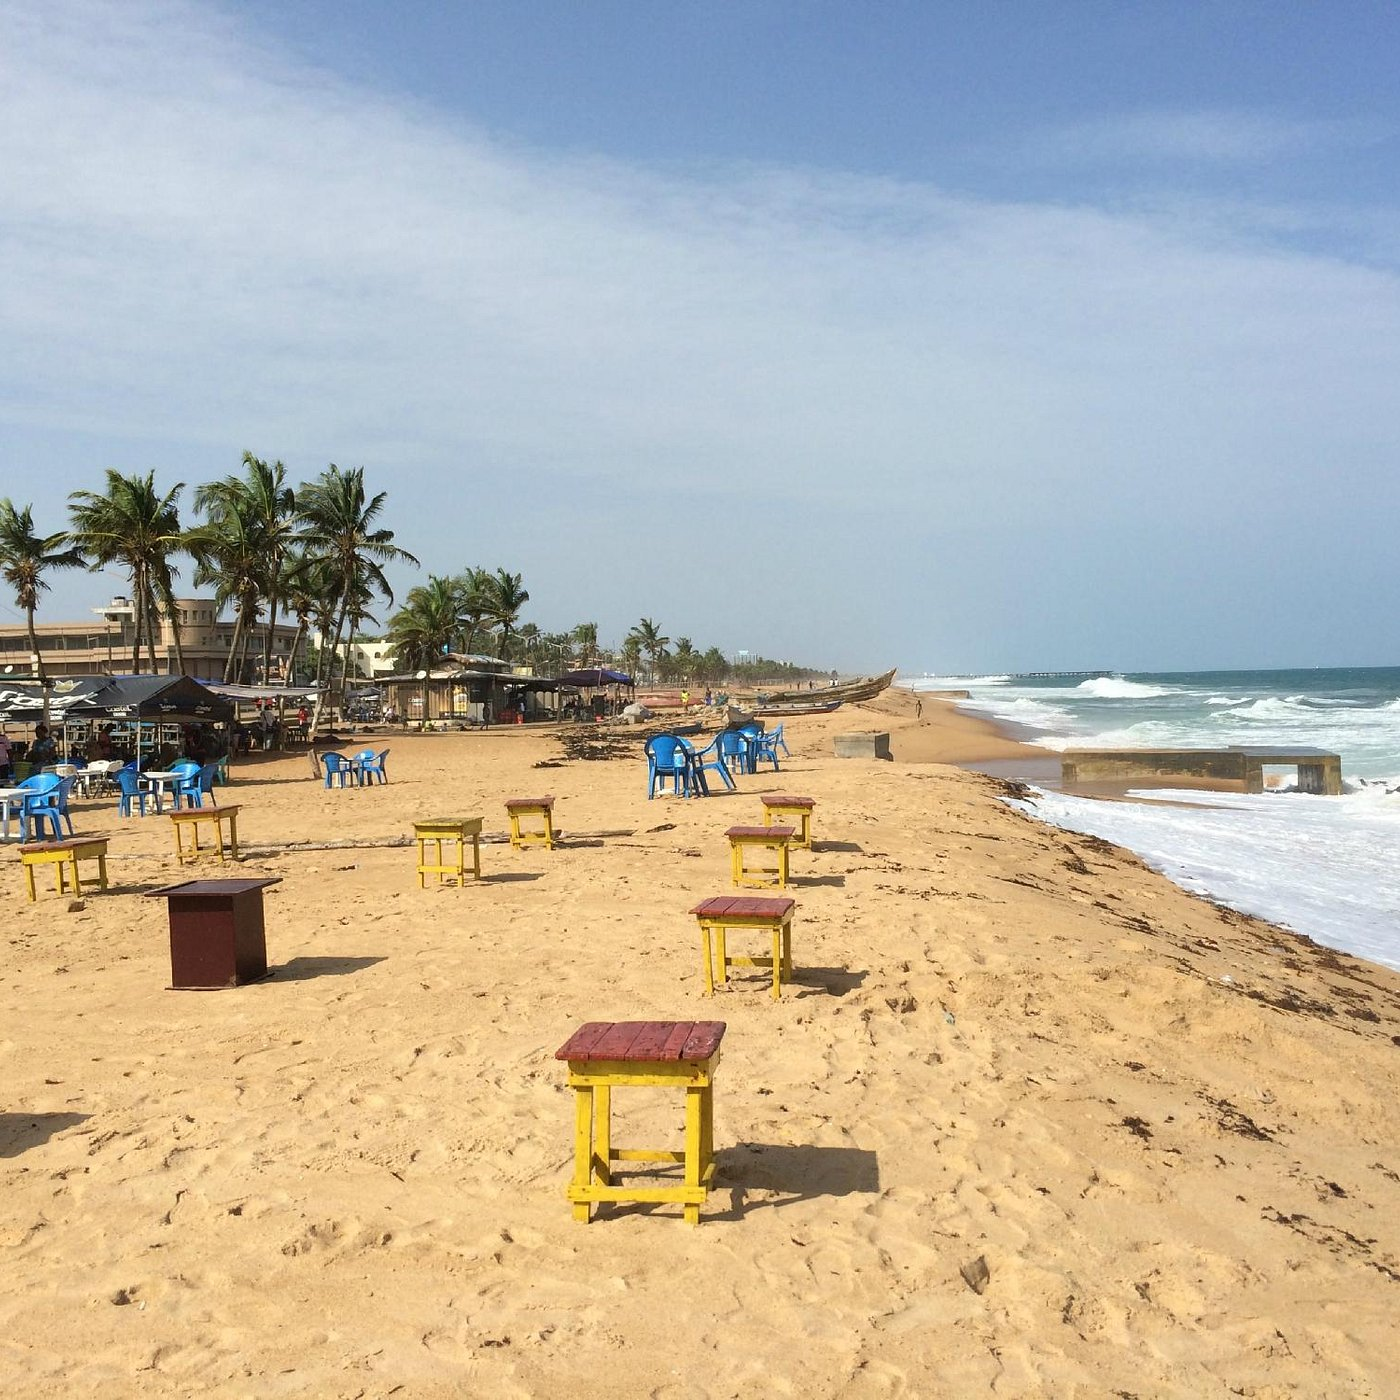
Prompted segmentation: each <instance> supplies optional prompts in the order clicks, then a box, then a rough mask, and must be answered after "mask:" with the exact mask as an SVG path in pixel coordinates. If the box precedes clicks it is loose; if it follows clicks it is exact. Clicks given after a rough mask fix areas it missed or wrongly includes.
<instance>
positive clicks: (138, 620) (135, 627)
mask: <svg viewBox="0 0 1400 1400" xmlns="http://www.w3.org/2000/svg"><path fill="white" fill-rule="evenodd" d="M142 621H143V614H142V611H141V590H140V589H139V588H138V587H137V586H136V575H135V574H133V575H132V576H131V632H132V638H131V673H132V675H134V676H139V675H140V674H141V628H142Z"/></svg>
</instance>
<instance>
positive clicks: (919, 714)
mask: <svg viewBox="0 0 1400 1400" xmlns="http://www.w3.org/2000/svg"><path fill="white" fill-rule="evenodd" d="M923 717H924V702H923V701H922V700H920V699H919V698H918V697H917V696H915V697H914V718H915V719H923Z"/></svg>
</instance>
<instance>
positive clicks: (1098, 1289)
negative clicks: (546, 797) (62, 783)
mask: <svg viewBox="0 0 1400 1400" xmlns="http://www.w3.org/2000/svg"><path fill="white" fill-rule="evenodd" d="M914 707H915V699H914V697H913V696H912V695H911V694H909V693H907V692H900V691H892V692H887V693H886V695H885V696H883V697H881V699H880V700H879V701H875V702H871V703H868V704H864V705H859V706H846V707H844V708H843V709H842V710H840V711H838V712H836V713H834V714H831V715H825V716H814V717H799V718H794V719H788V720H787V721H785V732H786V734H787V737H788V742H789V744H790V746H791V748H792V756H791V758H790V759H786V760H784V765H783V771H782V772H781V773H772V772H762V773H759V774H757V775H751V776H743V777H741V778H740V779H739V780H738V785H739V791H738V792H737V793H735V794H726V795H722V796H716V797H713V798H711V799H708V800H704V801H683V800H680V799H675V798H669V797H667V798H658V799H656V800H654V801H650V802H649V801H648V800H647V799H646V795H645V786H646V783H645V763H644V760H643V759H642V757H641V750H640V743H639V742H638V741H636V740H635V739H634V738H629V737H627V736H625V735H624V736H622V737H621V738H620V739H619V741H618V742H617V743H616V744H614V745H602V744H600V745H599V746H598V747H599V750H600V751H601V750H605V749H608V748H611V749H612V750H614V751H615V755H616V756H612V757H606V756H600V757H596V758H591V759H588V758H579V757H574V758H570V757H568V756H567V755H566V753H565V750H564V748H563V746H562V744H561V740H560V738H559V737H558V736H557V735H555V734H551V733H541V732H528V731H525V730H492V731H490V732H487V733H480V732H478V733H468V734H443V735H421V736H420V735H407V736H405V735H399V734H394V735H392V736H390V737H388V738H386V739H385V740H384V741H383V742H385V743H388V745H389V747H390V753H389V759H388V773H389V783H388V784H387V785H386V786H377V787H373V788H366V789H353V788H352V789H346V790H343V791H342V790H335V789H332V790H327V789H325V788H324V787H322V786H321V784H320V782H319V780H318V779H316V778H314V777H313V775H312V772H311V768H310V764H309V762H308V759H307V757H306V755H305V754H304V753H301V754H297V755H287V756H279V755H271V756H268V757H267V758H265V759H262V758H257V757H254V758H253V759H250V760H249V761H247V762H244V763H242V764H240V765H238V766H236V767H235V770H234V778H235V781H234V783H233V785H232V786H231V787H229V788H227V789H224V790H222V791H221V792H220V800H221V801H223V802H225V803H227V802H235V801H236V802H238V803H240V804H241V806H242V813H241V816H240V823H239V834H240V839H241V841H242V842H243V845H244V847H245V852H244V854H245V859H244V860H243V862H242V863H241V865H240V866H239V867H237V872H236V873H238V874H239V875H247V876H255V875H267V876H277V877H280V879H281V883H280V884H278V885H275V886H273V887H272V888H270V889H269V890H268V892H267V896H266V921H267V942H268V953H269V961H270V963H271V964H272V965H273V967H274V975H273V976H272V977H271V978H270V979H268V980H267V981H264V982H260V983H258V984H255V985H251V986H248V987H242V988H237V989H231V990H226V991H218V992H176V991H171V990H169V989H168V984H169V981H170V962H169V946H168V937H167V926H166V911H165V905H164V902H163V901H160V900H152V899H147V898H144V897H143V895H144V894H145V893H146V892H148V891H151V890H155V889H157V888H159V887H160V886H162V885H166V884H169V883H172V882H175V881H177V880H179V879H182V878H189V875H188V874H186V873H182V872H181V870H180V868H179V867H178V866H177V865H176V863H175V860H174V855H173V847H172V843H171V833H170V824H169V822H168V821H167V820H166V819H165V818H162V817H155V816H151V817H146V818H144V819H142V818H137V817H132V818H126V819H123V818H119V817H118V816H117V813H116V807H115V800H114V799H109V800H107V801H105V802H103V803H79V804H75V808H74V819H75V824H76V825H77V828H78V830H79V832H80V833H83V834H88V833H98V832H100V833H103V834H106V835H108V836H109V837H110V838H111V858H110V870H111V876H112V881H113V887H112V889H111V890H110V891H109V892H108V893H107V894H105V895H103V894H93V895H91V896H89V897H88V898H86V899H85V900H84V901H83V904H82V907H81V908H75V909H71V910H70V908H69V902H68V901H67V900H66V899H60V898H58V897H56V896H55V895H54V894H53V892H52V886H51V883H49V876H48V873H47V872H43V874H41V879H40V896H39V900H38V902H37V903H33V904H31V903H29V902H28V901H27V899H26V898H25V895H24V893H23V882H22V878H21V873H20V869H19V861H18V857H17V856H16V855H15V853H14V851H13V849H12V848H11V849H6V850H4V851H0V891H3V894H0V898H3V908H4V913H5V918H4V935H5V947H6V951H7V956H6V960H5V966H4V968H3V970H0V1008H3V1019H2V1020H0V1065H3V1082H4V1085H5V1091H4V1102H3V1104H0V1179H2V1180H3V1187H4V1197H3V1199H4V1210H3V1220H4V1227H3V1228H4V1254H3V1258H4V1263H5V1267H4V1269H3V1271H0V1322H3V1338H4V1340H3V1342H0V1385H3V1388H4V1390H5V1391H6V1393H8V1394H10V1395H16V1396H19V1395H22V1396H26V1397H60V1396H64V1397H66V1396H73V1395H99V1396H166V1395H169V1396H176V1395H179V1396H186V1395H191V1394H200V1395H214V1396H259V1397H263V1396H317V1397H347V1400H348V1397H361V1396H363V1397H388V1396H399V1397H458V1396H476V1395H482V1396H487V1395H489V1396H493V1397H495V1396H564V1395H567V1396H589V1397H591V1396H598V1397H603V1396H607V1397H631V1396H655V1397H663V1398H664V1400H682V1397H687V1398H688V1397H696V1398H697V1400H698V1398H699V1397H711V1396H713V1397H738V1396H751V1395H793V1396H843V1397H877V1396H878V1397H884V1396H966V1395H975V1394H984V1393H985V1394H996V1395H1012V1396H1038V1395H1048V1396H1095V1397H1097V1396H1109V1395H1122V1396H1126V1395H1137V1396H1192V1397H1200V1396H1216V1395H1220V1396H1225V1395H1245V1396H1252V1397H1283V1396H1290V1397H1293V1396H1338V1395H1346V1396H1393V1395H1396V1394H1397V1393H1400V1361H1397V1358H1396V1349H1395V1344H1394V1317H1395V1312H1396V1304H1397V1299H1400V1291H1397V1290H1400V1224H1397V1222H1398V1221H1400V1145H1397V1144H1400V1074H1397V1065H1400V977H1397V976H1396V975H1395V974H1393V973H1390V972H1388V971H1386V970H1384V969H1381V968H1378V967H1375V966H1373V965H1371V964H1368V963H1366V962H1363V961H1361V960H1359V959H1356V958H1352V957H1350V956H1347V955H1343V954H1336V953H1332V952H1329V951H1327V950H1325V949H1322V948H1320V947H1317V946H1315V945H1313V944H1311V943H1309V942H1307V941H1306V940H1303V939H1300V938H1298V937H1296V936H1295V935H1293V934H1290V933H1287V932H1284V931H1281V930H1278V929H1275V928H1272V927H1271V926H1269V925H1267V924H1265V923H1262V922H1259V921H1257V920H1254V919H1250V918H1247V917H1244V916H1241V915H1238V914H1234V913H1232V912H1230V911H1228V910H1224V909H1220V908H1217V907H1216V906H1214V905H1212V904H1210V903H1208V902H1206V901H1204V900H1200V899H1197V898H1194V897H1192V896H1190V895H1188V894H1186V893H1185V892H1183V891H1181V890H1180V889H1178V888H1177V887H1175V886H1174V885H1172V884H1171V883H1170V882H1168V881H1167V880H1165V879H1164V878H1162V877H1160V876H1158V875H1156V874H1154V873H1153V872H1151V871H1150V870H1148V869H1146V868H1145V867H1144V866H1143V865H1142V863H1141V862H1140V861H1139V860H1138V859H1137V858H1136V857H1135V856H1133V855H1132V854H1130V853H1129V852H1127V851H1124V850H1121V849H1119V848H1115V847H1112V846H1109V845H1107V844H1106V843H1104V842H1102V841H1099V840H1097V839H1095V838H1091V837H1083V836H1076V835H1073V834H1069V833H1065V832H1061V831H1058V830H1055V829H1053V828H1050V827H1048V826H1045V825H1042V824H1040V823H1038V822H1036V821H1034V820H1032V819H1030V818H1028V817H1026V816H1023V815H1021V814H1020V813H1019V812H1016V811H1013V810H1011V809H1009V808H1007V807H1006V806H1005V805H1004V804H1003V803H1002V802H1001V801H1000V800H999V799H1000V797H1001V795H1003V794H1004V792H1005V791H1006V785H1005V783H1004V782H1003V781H1001V780H999V779H997V778H995V777H989V776H985V775H982V774H978V773H972V772H968V771H965V770H963V769H959V768H956V767H952V766H948V765H950V764H952V763H968V762H974V761H982V760H989V761H998V760H1007V761H1014V760H1018V759H1021V758H1026V757H1033V756H1034V755H1035V753H1036V752H1038V751H1034V750H1026V746H1024V745H1019V744H1017V743H1015V741H1014V740H1011V739H1008V738H1006V737H1005V736H1003V735H1002V734H1000V733H999V732H998V731H997V730H996V729H995V728H994V727H993V726H991V725H989V724H986V723H984V722H982V721H980V720H977V719H975V718H971V717H968V716H964V715H961V714H959V713H958V712H957V711H956V710H955V709H954V708H953V707H952V706H951V705H949V704H947V703H944V702H939V701H935V700H931V699H925V701H924V703H923V713H922V717H921V718H916V716H915V709H914ZM877 729H888V730H890V731H891V735H892V748H893V752H894V754H895V761H894V762H877V761H857V760H838V759H836V758H835V757H833V754H832V743H831V737H832V735H833V734H836V733H842V732H852V731H855V730H877ZM590 737H592V736H591V735H590ZM360 746H361V745H360V744H359V743H358V742H356V743H355V744H354V745H353V747H354V748H358V747H360ZM378 746H379V745H378V744H376V747H378ZM346 747H347V748H349V747H352V746H351V745H347V746H346ZM537 792H550V793H553V794H554V795H555V796H556V797H557V807H556V819H557V822H558V825H559V826H560V827H561V828H562V830H563V833H564V840H563V843H562V844H561V845H560V847H559V848H558V849H556V850H554V851H552V852H549V851H543V850H527V851H516V850H512V849H511V848H510V846H509V845H508V844H505V842H504V840H503V839H502V838H503V833H504V831H505V829H506V821H505V811H504V807H503V802H504V799H505V798H507V797H511V796H515V795H520V794H531V793H537ZM763 792H798V793H804V794H808V795H811V796H812V797H814V798H815V799H816V803H817V806H816V812H815V821H814V834H815V837H816V848H815V849H814V850H813V851H812V852H811V853H806V852H798V853H796V854H795V856H794V863H793V870H794V876H795V879H794V888H793V889H791V890H790V891H789V892H790V893H792V894H793V895H794V896H795V898H796V899H797V901H798V909H797V917H796V922H795V925H794V939H793V945H794V947H793V951H794V962H795V966H796V980H795V982H794V983H793V985H791V986H789V987H785V988H784V992H783V996H782V998H781V1000H780V1001H778V1002H774V1001H772V1000H771V999H770V998H769V996H768V989H767V986H766V983H765V981H764V978H763V976H762V974H760V973H751V972H750V971H748V970H743V969H741V970H740V971H739V972H738V973H737V974H736V976H735V978H734V980H732V981H731V983H730V984H729V986H728V988H722V989H721V990H720V991H719V992H718V993H717V994H716V996H714V997H713V998H706V997H705V996H704V995H703V977H702V969H701V964H700V956H699V940H698V936H697V933H696V929H695V922H694V920H693V919H692V918H691V917H690V916H689V915H688V914H687V912H686V911H687V910H688V909H689V908H690V907H691V906H692V905H693V904H695V903H696V902H697V901H698V900H700V899H703V898H705V897H706V896H708V895H713V894H723V893H726V892H728V890H729V853H728V849H727V845H726V843H725V841H724V838H723V832H724V829H725V828H726V827H728V826H730V825H732V824H734V823H738V822H748V821H760V820H761V806H760V802H759V794H761V793H763ZM478 814H479V815H481V816H482V817H484V819H485V828H486V831H487V833H488V835H489V837H490V839H488V840H487V841H486V842H485V844H484V845H483V850H482V861H483V871H484V875H485V878H484V879H483V880H482V881H481V882H480V883H479V884H469V886H468V888H466V889H461V890H459V889H456V888H452V887H447V886H444V887H441V888H429V889H427V890H420V889H419V888H418V884H417V877H416V875H415V871H414V855H413V849H412V847H411V846H410V845H407V844H404V843H405V842H406V839H407V837H408V836H409V834H410V832H411V824H412V822H413V820H414V819H415V818H426V817H436V816H443V815H454V816H455V815H463V816H470V815H478ZM292 843H303V844H302V848H300V849H294V848H292ZM305 843H310V846H309V847H308V846H307V845H306V844H305ZM318 846H320V847H326V846H329V848H320V849H318V848H316V847H318ZM198 873H199V874H201V875H216V874H229V873H232V872H231V871H230V870H224V871H222V872H221V871H219V870H218V867H217V866H216V865H204V866H201V867H200V869H199V872H198ZM644 1019H686V1020H689V1019H696V1020H699V1019H719V1020H723V1021H725V1022H726V1023H727V1025H728V1032H727V1036H726V1039H725V1042H724V1058H723V1062H722V1064H721V1065H720V1068H719V1071H718V1075H717V1080H716V1091H715V1092H716V1100H715V1104H716V1106H715V1135H716V1148H717V1151H718V1160H719V1169H718V1180H717V1187H716V1190H715V1191H714V1192H713V1193H712V1195H711V1198H710V1200H709V1202H708V1204H707V1206H706V1207H705V1209H704V1210H703V1212H702V1218H701V1224H700V1225H699V1227H698V1228H689V1227H687V1226H686V1225H685V1224H684V1223H683V1222H682V1220H681V1218H680V1209H679V1207H677V1206H664V1207H653V1206H623V1207H606V1208H603V1209H601V1210H600V1211H598V1212H597V1214H596V1215H595V1219H594V1220H593V1222H592V1223H591V1224H588V1225H582V1224H578V1223H576V1222H575V1221H574V1220H573V1219H572V1218H571V1214H570V1208H569V1205H568V1203H567V1202H566V1200H565V1196H564V1190H565V1185H566V1183H567V1180H568V1177H569V1173H570V1167H571V1153H572V1102H571V1095H570V1093H569V1091H568V1089H567V1085H566V1071H565V1066H564V1065H562V1064H561V1063H559V1062H557V1061H556V1060H555V1059H554V1058H553V1054H554V1051H555V1049H556V1048H557V1047H558V1046H559V1045H561V1044H562V1043H563V1042H564V1041H565V1040H566V1039H567V1038H568V1037H569V1035H570V1034H571V1033H572V1032H573V1031H574V1030H575V1029H576V1028H577V1027H578V1026H579V1025H580V1024H581V1023H583V1022H585V1021H590V1020H644ZM616 1107H617V1116H618V1120H619V1126H618V1136H619V1138H622V1139H634V1140H641V1141H653V1142H659V1141H665V1140H671V1141H673V1142H676V1143H677V1145H678V1139H679V1128H680V1121H681V1119H680V1111H679V1105H678V1102H677V1101H676V1099H675V1098H674V1097H672V1096H670V1095H663V1094H661V1093H659V1092H649V1091H641V1090H634V1091H632V1092H631V1093H630V1094H628V1093H627V1092H626V1091H624V1092H622V1093H619V1094H618V1095H617V1105H616ZM979 1259H980V1260H982V1261H984V1263H985V1268H986V1275H987V1277H986V1281H985V1284H984V1285H983V1286H982V1289H981V1291H980V1292H978V1291H975V1290H974V1288H973V1287H971V1286H970V1285H969V1283H968V1282H967V1281H966V1279H965V1277H964V1274H963V1270H964V1268H965V1266H971V1265H973V1264H974V1261H977V1260H979Z"/></svg>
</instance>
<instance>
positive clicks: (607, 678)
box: [555, 666, 636, 690]
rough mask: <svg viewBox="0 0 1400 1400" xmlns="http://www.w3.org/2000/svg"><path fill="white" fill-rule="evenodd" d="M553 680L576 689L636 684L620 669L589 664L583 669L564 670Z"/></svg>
mask: <svg viewBox="0 0 1400 1400" xmlns="http://www.w3.org/2000/svg"><path fill="white" fill-rule="evenodd" d="M555 680H557V681H558V682H559V684H560V685H571V686H573V687H574V688H575V689H577V690H601V689H602V688H603V687H604V686H609V685H620V686H626V687H627V688H628V689H629V690H630V689H631V688H632V687H633V686H634V685H635V684H636V682H635V681H634V680H633V679H632V677H631V676H626V675H623V673H622V672H621V671H610V670H609V669H608V668H607V667H606V666H590V667H588V668H587V670H583V671H566V672H565V673H564V675H562V676H556V677H555Z"/></svg>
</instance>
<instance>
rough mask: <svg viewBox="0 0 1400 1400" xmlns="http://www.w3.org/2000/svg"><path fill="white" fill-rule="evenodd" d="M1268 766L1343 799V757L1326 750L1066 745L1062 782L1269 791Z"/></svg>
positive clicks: (1310, 789)
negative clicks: (1151, 782)
mask: <svg viewBox="0 0 1400 1400" xmlns="http://www.w3.org/2000/svg"><path fill="white" fill-rule="evenodd" d="M1265 768H1294V769H1296V770H1297V773H1298V791H1299V792H1307V793H1313V794H1315V795H1317V796H1321V797H1338V796H1340V795H1341V791H1342V759H1341V755H1340V754H1335V753H1328V752H1327V750H1326V749H1299V748H1278V749H1275V748H1269V747H1267V746H1266V745H1244V746H1241V747H1238V748H1232V749H1066V750H1064V752H1063V753H1061V755H1060V781H1061V782H1062V783H1063V784H1064V785H1065V786H1066V787H1072V786H1075V785H1077V784H1082V783H1093V782H1105V781H1107V782H1114V781H1122V780H1123V779H1125V778H1163V777H1176V778H1205V779H1208V780H1210V781H1213V782H1227V783H1238V784H1240V786H1241V787H1242V789H1243V790H1244V791H1245V792H1263V791H1264V769H1265Z"/></svg>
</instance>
